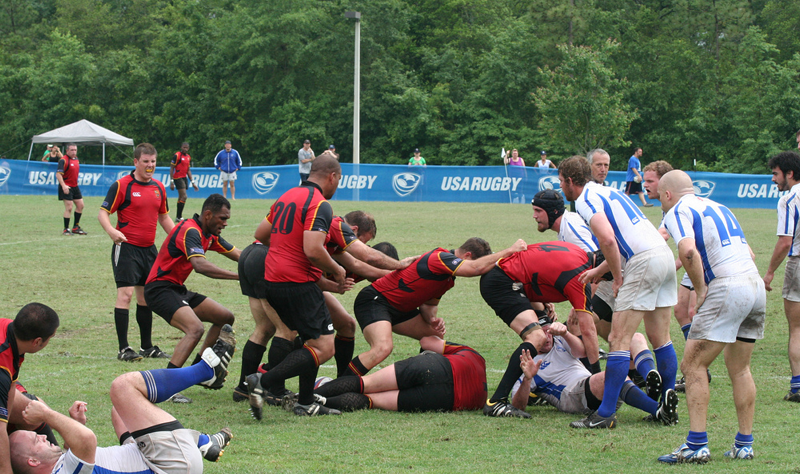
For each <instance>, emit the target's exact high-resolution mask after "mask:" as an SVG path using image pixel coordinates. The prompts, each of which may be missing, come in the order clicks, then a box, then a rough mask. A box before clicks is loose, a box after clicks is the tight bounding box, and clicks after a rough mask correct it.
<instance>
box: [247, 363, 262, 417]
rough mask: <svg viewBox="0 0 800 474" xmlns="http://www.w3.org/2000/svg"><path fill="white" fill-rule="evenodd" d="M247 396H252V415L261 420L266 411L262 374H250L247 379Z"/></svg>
mask: <svg viewBox="0 0 800 474" xmlns="http://www.w3.org/2000/svg"><path fill="white" fill-rule="evenodd" d="M245 380H246V381H247V382H246V383H247V394H248V395H249V396H250V414H251V415H253V418H255V419H256V420H260V419H261V416H262V412H263V409H264V389H263V388H261V374H250V375H248V376H247V378H246V379H245Z"/></svg>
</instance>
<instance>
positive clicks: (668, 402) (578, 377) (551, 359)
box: [511, 317, 678, 427]
mask: <svg viewBox="0 0 800 474" xmlns="http://www.w3.org/2000/svg"><path fill="white" fill-rule="evenodd" d="M539 325H540V326H541V327H542V331H543V332H544V335H545V337H546V340H545V342H544V344H542V345H541V347H540V348H539V353H538V354H537V355H536V357H531V354H530V352H529V351H528V350H524V349H523V351H522V354H521V355H520V368H521V369H522V374H523V375H522V377H520V378H519V379H518V380H517V383H516V384H515V385H514V388H513V389H511V394H512V398H511V404H512V405H513V406H514V407H516V408H517V409H519V410H525V407H526V406H527V405H528V401H529V400H530V399H531V395H533V394H535V395H536V396H537V397H540V398H543V399H545V400H546V401H547V402H548V403H549V404H550V405H553V406H554V407H556V408H557V409H558V411H562V412H564V413H576V414H588V413H590V412H592V411H594V410H597V408H598V407H599V406H600V402H601V401H602V400H603V383H604V382H605V372H600V373H597V374H594V375H592V373H591V372H589V370H588V369H586V367H584V365H583V363H581V361H580V357H583V356H584V354H585V352H586V348H585V346H584V343H583V341H582V340H581V339H579V338H578V337H577V336H575V335H573V334H572V333H570V332H569V331H567V327H566V326H565V325H563V324H561V323H559V322H553V323H552V324H551V323H550V320H549V319H548V318H547V317H542V318H540V319H539ZM647 350H648V349H647V342H646V341H645V339H644V336H642V335H641V334H640V333H636V334H635V335H634V337H633V340H632V341H631V355H632V356H633V357H634V359H635V358H636V356H638V355H639V353H641V352H644V351H647ZM650 364H651V365H652V359H651V361H650ZM659 381H660V380H659ZM648 388H649V390H648V391H649V392H652V395H651V396H652V398H651V396H648V395H647V394H645V393H644V392H643V391H642V390H641V389H639V387H637V386H636V385H635V384H634V383H633V382H631V381H630V380H627V381H625V384H624V385H623V386H622V395H621V396H620V398H621V399H622V401H624V402H625V403H627V404H628V405H631V406H633V407H636V408H638V409H640V410H642V411H645V412H647V413H649V414H650V415H649V416H647V417H646V418H645V420H646V421H660V422H661V423H663V424H665V425H674V424H676V423H677V422H678V413H677V411H676V408H677V406H678V396H677V395H675V391H673V390H667V395H666V396H665V397H664V401H662V402H661V403H658V402H657V401H656V400H655V399H656V398H658V396H659V395H661V386H660V384H658V386H656V387H648ZM575 423H580V422H573V423H571V424H570V426H573V425H574V424H575ZM573 427H575V426H573Z"/></svg>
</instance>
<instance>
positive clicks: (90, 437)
mask: <svg viewBox="0 0 800 474" xmlns="http://www.w3.org/2000/svg"><path fill="white" fill-rule="evenodd" d="M22 417H23V419H24V420H25V422H26V423H29V424H32V425H39V424H41V423H47V424H48V425H50V427H51V428H52V429H53V430H55V431H57V432H58V434H60V435H61V437H62V438H64V443H65V444H67V445H69V449H71V450H72V453H73V454H75V456H77V457H78V458H80V459H81V460H83V461H86V462H87V463H90V464H94V456H95V451H96V450H97V437H96V436H95V434H94V433H93V432H92V430H90V429H89V428H87V427H85V426H83V425H82V424H81V423H80V422H78V421H76V420H73V419H72V418H70V417H68V416H65V415H62V414H61V413H58V412H57V411H55V410H52V409H51V408H49V407H48V406H47V405H45V404H44V403H42V402H40V401H38V400H33V401H31V403H29V404H28V406H27V407H26V408H25V410H23V412H22Z"/></svg>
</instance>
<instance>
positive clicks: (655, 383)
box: [644, 369, 664, 401]
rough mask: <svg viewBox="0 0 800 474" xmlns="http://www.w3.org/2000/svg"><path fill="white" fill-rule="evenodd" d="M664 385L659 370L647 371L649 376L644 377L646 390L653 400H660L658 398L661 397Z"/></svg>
mask: <svg viewBox="0 0 800 474" xmlns="http://www.w3.org/2000/svg"><path fill="white" fill-rule="evenodd" d="M663 386H664V384H663V383H662V382H661V374H659V373H658V371H657V370H655V369H653V370H651V371H650V372H648V373H647V377H645V379H644V387H645V390H644V392H645V393H646V394H647V396H648V397H650V399H651V400H655V401H658V399H659V398H661V389H662V387H663Z"/></svg>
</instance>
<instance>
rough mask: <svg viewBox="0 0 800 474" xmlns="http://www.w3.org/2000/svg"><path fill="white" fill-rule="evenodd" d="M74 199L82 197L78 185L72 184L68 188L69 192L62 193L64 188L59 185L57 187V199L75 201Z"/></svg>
mask: <svg viewBox="0 0 800 474" xmlns="http://www.w3.org/2000/svg"><path fill="white" fill-rule="evenodd" d="M76 199H83V194H81V188H79V187H78V186H72V187H70V188H69V192H68V193H67V194H64V190H63V189H62V188H61V186H59V187H58V200H59V201H75V200H76Z"/></svg>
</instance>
